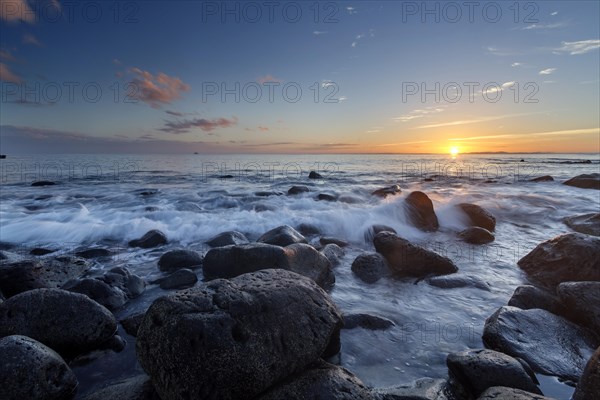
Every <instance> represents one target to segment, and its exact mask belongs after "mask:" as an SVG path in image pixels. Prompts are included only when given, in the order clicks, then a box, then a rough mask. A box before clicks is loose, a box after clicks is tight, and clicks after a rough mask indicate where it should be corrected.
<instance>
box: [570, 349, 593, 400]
mask: <svg viewBox="0 0 600 400" xmlns="http://www.w3.org/2000/svg"><path fill="white" fill-rule="evenodd" d="M598 394H600V347H598V348H597V349H596V352H595V353H594V355H593V356H592V357H590V359H589V361H588V362H587V365H586V366H585V369H584V370H583V375H581V379H580V380H579V383H578V384H577V388H576V389H575V393H574V394H573V400H597V399H598Z"/></svg>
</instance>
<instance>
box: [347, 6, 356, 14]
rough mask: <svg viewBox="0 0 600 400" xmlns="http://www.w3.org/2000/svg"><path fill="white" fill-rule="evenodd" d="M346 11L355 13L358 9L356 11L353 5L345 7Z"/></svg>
mask: <svg viewBox="0 0 600 400" xmlns="http://www.w3.org/2000/svg"><path fill="white" fill-rule="evenodd" d="M346 12H347V13H348V14H356V13H358V11H356V8H354V7H346Z"/></svg>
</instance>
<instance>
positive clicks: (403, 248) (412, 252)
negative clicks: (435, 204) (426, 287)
mask: <svg viewBox="0 0 600 400" xmlns="http://www.w3.org/2000/svg"><path fill="white" fill-rule="evenodd" d="M373 244H374V245H375V250H377V252H378V253H380V254H381V255H382V256H384V257H385V259H386V261H387V263H388V265H389V267H390V268H391V269H392V271H393V272H394V274H396V275H398V276H401V277H402V276H426V275H429V274H435V275H445V274H452V273H454V272H457V271H458V268H456V265H454V263H453V262H452V260H450V259H449V258H447V257H444V256H441V255H439V254H437V253H434V252H433V251H430V250H427V249H425V248H423V247H421V246H417V245H414V244H412V243H410V242H409V241H408V240H406V239H402V238H401V237H398V236H396V235H395V234H394V233H391V232H379V233H378V234H377V235H375V239H374V240H373Z"/></svg>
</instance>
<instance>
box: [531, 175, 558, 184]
mask: <svg viewBox="0 0 600 400" xmlns="http://www.w3.org/2000/svg"><path fill="white" fill-rule="evenodd" d="M553 180H554V178H553V177H551V176H550V175H544V176H538V177H537V178H533V179H530V180H529V182H552V181H553Z"/></svg>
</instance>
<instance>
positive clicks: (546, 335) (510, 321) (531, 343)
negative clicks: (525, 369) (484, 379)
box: [483, 307, 600, 382]
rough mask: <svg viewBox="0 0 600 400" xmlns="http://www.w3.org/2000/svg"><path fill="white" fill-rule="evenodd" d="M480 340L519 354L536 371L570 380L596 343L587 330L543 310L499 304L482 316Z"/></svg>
mask: <svg viewBox="0 0 600 400" xmlns="http://www.w3.org/2000/svg"><path fill="white" fill-rule="evenodd" d="M483 342H484V343H485V345H486V347H489V348H491V349H494V350H497V351H501V352H503V353H506V354H508V355H510V356H513V357H519V358H522V359H523V360H525V361H526V362H527V363H528V364H529V365H530V366H531V368H533V370H534V371H536V372H540V373H543V374H545V375H553V376H558V377H559V378H563V379H566V380H570V381H572V382H577V380H578V379H579V377H580V376H581V373H582V372H583V368H584V367H585V363H586V361H587V360H588V359H589V357H591V355H592V353H593V352H594V350H595V349H596V347H598V345H599V344H600V343H599V341H598V339H597V338H596V337H595V336H594V335H593V334H591V333H590V332H588V331H586V330H585V329H583V328H580V327H578V326H577V325H575V324H573V323H572V322H570V321H568V320H566V319H564V318H562V317H559V316H557V315H554V314H552V313H550V312H548V311H546V310H540V309H532V310H520V309H518V308H514V307H501V308H500V309H498V311H496V312H495V313H494V314H493V315H492V316H490V317H489V318H488V319H487V320H486V322H485V327H484V330H483ZM567 344H568V345H567Z"/></svg>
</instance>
